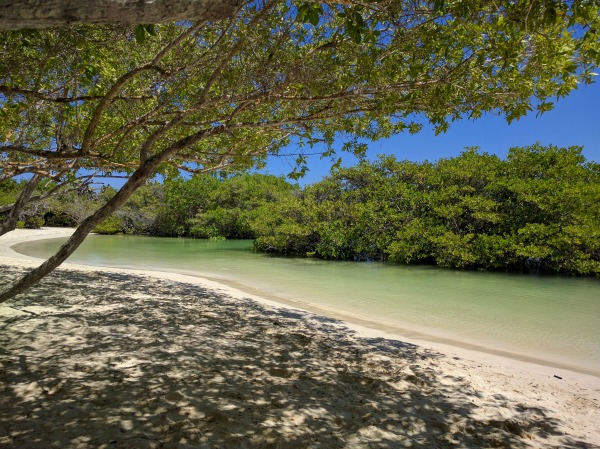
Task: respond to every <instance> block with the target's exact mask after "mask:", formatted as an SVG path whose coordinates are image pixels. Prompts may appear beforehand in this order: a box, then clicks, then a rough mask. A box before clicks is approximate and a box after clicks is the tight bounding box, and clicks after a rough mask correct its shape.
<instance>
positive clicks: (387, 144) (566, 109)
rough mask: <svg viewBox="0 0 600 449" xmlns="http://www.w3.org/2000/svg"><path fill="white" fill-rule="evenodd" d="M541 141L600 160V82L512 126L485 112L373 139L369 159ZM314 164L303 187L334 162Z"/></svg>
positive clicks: (272, 168)
mask: <svg viewBox="0 0 600 449" xmlns="http://www.w3.org/2000/svg"><path fill="white" fill-rule="evenodd" d="M599 78H600V77H599ZM536 142H540V143H541V144H543V145H550V144H553V145H557V146H560V147H565V146H572V145H578V146H583V147H584V149H583V154H584V155H585V157H586V159H588V160H593V161H597V162H600V81H599V82H596V83H594V84H591V85H581V86H580V87H579V89H578V90H576V91H574V92H572V93H571V94H570V95H569V96H568V97H566V98H562V99H560V100H558V101H557V102H555V107H554V109H553V110H551V111H549V112H547V113H545V114H543V115H542V116H540V117H536V115H535V113H533V114H531V115H529V116H526V117H523V118H521V119H520V120H519V121H517V122H513V123H511V124H510V125H508V124H507V123H506V120H505V119H504V118H502V117H498V116H484V117H482V118H480V119H478V120H474V121H468V120H463V121H459V122H454V123H452V124H451V126H450V129H449V130H448V131H447V132H446V133H445V134H440V135H438V136H436V135H435V134H434V132H433V131H432V130H431V128H428V127H424V128H423V130H422V131H421V132H420V133H418V134H414V135H410V134H408V133H406V134H402V135H398V136H394V137H393V138H390V139H387V140H382V141H377V142H372V143H370V144H369V151H368V153H367V158H368V159H371V160H373V159H376V158H377V155H378V154H393V155H395V156H396V158H397V159H398V160H404V159H407V160H411V161H424V160H426V159H427V160H429V161H435V160H437V159H439V158H442V157H453V156H457V155H458V154H460V152H461V151H462V150H463V148H465V147H469V146H479V147H480V148H481V149H482V150H483V151H486V152H488V153H492V154H497V155H498V156H500V157H503V156H505V155H506V153H507V151H508V149H509V148H511V147H514V146H528V145H531V144H534V143H536ZM343 158H344V163H343V165H344V166H351V165H354V164H355V163H356V159H354V158H353V157H352V156H351V155H350V154H344V155H343ZM293 162H294V160H293V158H290V160H289V161H286V160H285V159H283V158H270V159H269V161H268V163H267V167H266V169H265V170H261V172H262V173H270V174H274V175H286V174H288V173H289V172H290V171H291V170H292V168H293ZM308 166H309V168H310V171H309V172H308V173H307V174H306V176H305V177H304V178H303V179H301V180H300V181H298V182H299V183H300V184H301V185H304V184H311V183H314V182H317V181H319V180H320V179H322V178H323V177H324V176H327V175H328V174H329V169H330V166H331V162H330V161H329V160H320V159H319V157H317V156H315V157H311V158H309V159H308Z"/></svg>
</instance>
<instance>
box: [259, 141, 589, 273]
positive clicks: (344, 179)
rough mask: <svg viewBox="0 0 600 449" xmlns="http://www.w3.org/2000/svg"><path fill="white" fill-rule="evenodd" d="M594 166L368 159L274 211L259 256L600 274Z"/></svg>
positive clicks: (537, 153)
mask: <svg viewBox="0 0 600 449" xmlns="http://www.w3.org/2000/svg"><path fill="white" fill-rule="evenodd" d="M599 167H600V166H599V165H598V164H596V163H594V162H586V161H585V158H584V157H583V155H582V154H581V148H578V147H571V148H558V147H554V146H548V147H543V146H540V145H533V146H530V147H526V148H512V149H511V150H510V151H509V153H508V156H507V158H506V159H505V160H501V159H500V158H498V157H497V156H493V155H489V154H486V153H481V152H479V151H478V150H477V149H472V148H471V149H467V150H465V151H464V152H463V153H462V154H461V155H460V156H459V157H456V158H452V159H442V160H440V161H438V162H437V163H435V164H431V163H427V162H426V163H423V164H415V163H412V162H406V161H404V162H398V161H396V160H395V159H394V158H391V157H385V158H381V159H380V160H379V161H377V162H375V163H369V162H364V163H362V164H360V165H358V166H356V167H352V168H348V169H343V170H340V171H339V172H338V173H337V174H335V175H333V176H331V177H330V178H328V179H325V180H323V181H321V182H319V183H317V184H315V185H313V186H310V187H308V188H306V189H305V190H304V191H303V192H302V195H300V196H299V197H298V199H296V200H293V201H286V202H278V203H277V204H276V207H275V208H271V209H270V210H269V213H268V215H267V216H264V217H262V218H261V219H259V220H258V225H255V230H256V233H257V239H256V241H255V247H256V248H257V249H258V250H261V251H272V252H276V253H280V254H300V255H314V256H316V257H321V258H326V259H348V260H391V261H397V262H401V263H433V264H437V265H439V266H442V267H452V268H467V269H486V270H509V271H532V270H535V271H543V272H557V273H572V274H588V275H600V168H599Z"/></svg>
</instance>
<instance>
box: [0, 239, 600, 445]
mask: <svg viewBox="0 0 600 449" xmlns="http://www.w3.org/2000/svg"><path fill="white" fill-rule="evenodd" d="M70 232H71V231H70V230H61V229H58V230H57V229H44V230H36V231H24V230H23V231H13V232H12V233H9V234H7V235H5V236H2V237H0V286H4V285H6V284H7V283H8V282H9V281H10V280H11V279H14V278H15V277H16V276H18V274H19V273H23V272H25V271H26V270H27V268H30V267H33V266H36V265H37V264H39V261H38V260H34V259H31V258H28V257H26V256H23V255H20V254H18V253H15V252H14V251H12V250H11V249H10V247H11V246H12V245H14V244H16V243H18V242H21V241H27V240H34V239H39V238H52V237H56V236H61V235H68V234H69V233H70ZM0 329H1V330H0V448H53V447H61V448H250V447H256V448H323V449H325V448H397V447H419V448H445V447H459V448H460V447H469V448H480V447H505V448H521V447H523V448H524V447H556V448H598V447H600V430H599V429H600V427H599V425H598V423H599V422H600V378H598V377H593V376H586V375H582V374H578V373H572V372H569V371H565V370H558V369H552V368H549V367H545V366H537V365H533V364H528V363H524V362H520V361H514V360H509V359H503V358H501V357H494V356H492V355H489V354H482V353H477V352H469V351H466V350H461V349H458V348H453V347H450V346H445V345H441V344H440V345H434V344H427V343H423V345H416V344H414V343H415V341H408V340H407V339H406V338H403V337H401V336H393V335H391V334H389V333H385V332H383V331H382V332H378V331H376V330H368V329H366V328H361V327H359V326H356V325H352V326H349V325H348V323H345V322H342V321H339V320H337V319H334V318H327V317H324V316H321V315H318V314H314V313H311V312H308V311H304V310H301V309H298V308H292V307H289V306H286V307H282V306H281V305H278V304H276V303H274V302H272V301H268V300H265V299H264V298H260V297H256V296H252V295H249V294H247V293H243V292H241V291H239V290H236V289H233V288H230V287H226V286H223V285H221V284H218V283H215V282H211V281H207V280H203V279H199V278H194V277H190V276H183V275H177V274H170V273H155V272H153V273H150V274H146V273H142V272H138V271H135V270H120V269H108V268H95V267H83V266H77V265H71V264H65V265H64V266H63V267H61V268H60V269H59V270H57V271H56V272H55V273H54V274H53V275H51V276H49V277H48V278H47V279H46V280H44V281H43V283H42V284H41V285H39V286H37V287H35V288H34V289H32V290H31V291H30V292H28V293H26V294H23V295H21V296H20V297H18V298H16V299H15V300H12V301H11V302H10V303H7V304H4V305H2V306H0ZM555 376H558V377H555ZM559 377H560V378H561V379H559Z"/></svg>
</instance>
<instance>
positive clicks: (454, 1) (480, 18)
mask: <svg viewBox="0 0 600 449" xmlns="http://www.w3.org/2000/svg"><path fill="white" fill-rule="evenodd" d="M305 4H306V2H294V1H291V2H281V1H278V0H253V1H249V2H246V3H244V4H243V6H242V7H240V9H239V10H238V11H237V13H236V14H235V16H234V17H231V18H228V19H223V20H215V21H198V22H185V21H182V22H177V23H169V24H160V25H156V26H154V27H148V28H144V33H141V31H140V28H138V29H137V36H136V30H134V29H131V28H130V27H126V26H121V25H111V26H73V27H62V28H55V29H49V30H44V31H39V32H38V31H33V32H6V33H1V34H0V47H1V48H2V55H3V56H2V58H1V59H0V142H1V143H0V181H2V180H5V179H14V178H15V177H16V176H19V175H23V174H33V173H35V174H36V175H37V176H40V177H41V176H43V177H44V178H45V179H46V180H51V181H52V182H54V183H56V184H58V185H66V186H73V185H75V183H77V182H79V181H82V180H78V178H81V177H82V176H83V177H93V176H96V175H98V174H101V175H103V176H109V177H110V176H115V175H118V176H125V177H126V178H127V181H126V182H125V184H124V185H123V186H122V187H121V189H120V190H119V191H118V192H117V193H116V194H115V195H114V196H113V197H112V198H111V199H110V200H109V201H108V202H107V203H104V204H103V205H101V206H100V207H99V208H98V209H97V210H96V211H95V212H94V213H93V214H92V215H90V216H89V217H87V218H85V219H84V220H83V221H82V222H81V224H80V225H79V228H78V230H77V231H76V232H75V233H74V234H73V235H72V236H71V238H70V239H69V240H68V242H66V243H65V245H64V246H63V247H61V249H59V251H58V252H57V253H56V255H55V256H53V257H52V258H51V259H52V260H51V261H50V260H49V262H48V263H46V264H43V265H42V266H40V267H39V268H38V269H35V270H34V272H32V273H30V274H29V275H28V276H26V277H24V278H23V279H22V280H21V281H18V282H17V283H16V284H15V285H13V286H11V287H10V288H9V289H8V290H6V291H3V292H1V293H0V301H4V300H6V299H8V298H9V297H12V296H14V294H16V293H17V292H20V291H23V290H24V289H25V288H28V287H29V286H30V285H31V284H32V283H33V282H35V281H36V280H39V279H41V278H42V277H43V276H45V275H46V274H47V273H48V272H50V271H51V270H52V269H53V268H55V267H56V266H58V265H60V263H62V262H63V261H64V260H66V258H67V257H68V256H69V255H70V254H71V253H72V252H73V251H74V250H75V248H77V246H78V245H79V244H80V243H81V242H82V241H83V239H84V238H85V236H86V235H87V234H88V233H89V232H90V231H91V230H92V229H93V228H94V227H95V226H97V225H98V224H99V223H101V222H102V221H104V220H106V219H107V218H108V217H109V216H110V215H112V214H114V213H115V211H116V210H117V209H118V208H120V207H121V206H123V205H124V204H125V202H126V201H127V199H128V198H129V197H130V196H131V195H132V194H133V193H134V192H135V191H136V190H137V189H139V188H141V187H142V186H144V185H145V184H146V182H147V181H148V180H149V179H152V177H153V176H155V175H156V174H163V175H167V176H168V177H174V176H176V175H178V174H179V171H180V170H187V171H189V172H192V173H206V172H211V171H218V170H221V169H223V168H225V167H227V168H229V169H232V170H240V169H248V168H250V167H254V166H256V165H260V164H262V163H263V162H264V160H265V158H266V156H267V155H268V154H272V155H281V154H282V153H285V152H286V151H287V148H288V146H289V144H290V143H292V142H293V143H295V144H297V146H298V148H299V150H298V151H299V153H300V154H299V156H298V159H297V161H298V164H299V167H297V169H296V170H295V171H294V172H293V175H294V176H300V175H301V174H302V173H303V172H305V171H306V169H307V167H306V166H305V163H304V161H305V159H304V157H303V154H304V153H305V152H306V151H307V150H310V149H311V148H314V147H315V145H318V148H320V149H321V150H319V151H322V152H323V155H324V156H325V157H331V158H333V159H332V163H336V161H337V156H335V152H336V151H339V150H340V148H338V147H336V142H339V141H340V139H345V142H346V143H344V144H343V145H342V147H341V150H343V151H350V152H353V153H355V154H356V155H358V156H361V155H364V152H365V148H366V145H365V140H376V139H380V138H384V137H388V136H390V135H393V134H396V133H400V132H403V131H410V132H415V131H418V129H419V125H418V122H416V121H415V115H416V116H419V117H422V118H425V119H427V120H428V121H429V122H430V123H432V124H433V125H434V126H435V127H436V130H437V131H438V132H443V131H444V130H446V129H447V127H448V126H449V123H450V122H452V121H453V120H457V119H460V118H463V117H471V118H476V117H479V116H481V115H482V114H484V113H486V112H493V113H499V114H503V115H504V116H505V117H506V118H507V120H509V121H511V120H515V119H517V118H519V117H521V116H522V115H524V114H526V113H528V112H530V111H533V110H537V111H538V112H540V113H541V112H544V111H546V110H548V109H550V108H551V107H552V99H554V98H555V97H556V96H559V97H560V96H564V95H567V94H568V93H569V92H570V91H572V90H573V89H575V88H576V86H577V83H579V82H584V83H589V82H591V80H592V77H593V69H594V68H595V67H597V66H598V65H600V40H599V39H598V32H599V30H600V14H599V10H600V6H599V5H598V4H597V2H589V1H586V0H574V1H560V0H547V1H546V0H545V1H543V2H539V1H537V0H500V1H498V2H482V1H479V0H447V1H442V2H440V1H438V0H435V1H414V0H381V1H376V2H367V3H365V4H363V3H359V2H354V1H350V2H342V3H337V2H336V3H333V4H328V3H321V4H320V6H319V7H317V6H314V7H310V8H307V7H306V6H305ZM146 34H148V35H149V36H146ZM150 35H151V36H150ZM136 37H137V39H136ZM142 38H143V39H142ZM142 40H143V42H142ZM311 151H313V150H311ZM465 207H466V206H465ZM17 212H19V211H17ZM332 213H333V214H334V215H335V214H337V215H339V216H338V217H337V218H336V219H338V220H339V222H340V223H344V220H345V219H346V217H345V216H344V215H343V213H341V214H340V213H339V212H336V211H332ZM449 213H452V212H451V211H450V212H449ZM12 215H13V218H14V215H15V214H12ZM211 220H212V219H211ZM227 220H229V221H231V220H233V221H237V218H235V219H232V218H231V217H229V218H227V217H225V216H224V215H223V214H221V216H219V217H215V219H214V220H213V221H217V222H222V221H227ZM7 223H9V222H8V221H7ZM184 232H185V229H184ZM339 238H346V236H339V235H335V233H332V234H331V235H330V236H329V237H328V239H327V241H324V243H323V245H325V246H326V247H327V248H324V251H331V254H332V256H333V252H336V251H337V249H336V248H338V247H337V246H336V240H337V239H339ZM353 238H354V237H353ZM440 238H442V237H440ZM444 238H445V237H444ZM356 239H357V241H360V240H361V239H360V238H359V236H356ZM461 239H463V240H464V239H466V236H461ZM446 241H447V242H455V241H456V239H452V238H448V239H446ZM438 243H439V244H440V245H442V244H446V243H443V242H442V240H440V241H439V242H438ZM448 244H450V243H448ZM454 244H455V243H452V245H454ZM361 248H362V247H361ZM347 251H349V249H344V250H343V251H342V253H344V254H346V253H347ZM361 251H362V250H361ZM364 251H367V253H370V251H371V250H370V249H369V248H364ZM342 253H340V254H339V255H340V256H341V255H342Z"/></svg>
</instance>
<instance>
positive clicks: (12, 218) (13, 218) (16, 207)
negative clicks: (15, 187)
mask: <svg viewBox="0 0 600 449" xmlns="http://www.w3.org/2000/svg"><path fill="white" fill-rule="evenodd" d="M42 178H43V176H42V175H33V178H31V179H30V180H29V182H28V183H27V185H26V186H25V188H24V189H23V191H22V192H21V194H20V195H19V198H18V199H17V201H15V204H13V206H12V209H11V210H10V213H9V214H8V217H7V218H6V219H5V220H4V221H3V222H2V224H0V235H4V234H6V233H7V232H9V231H12V230H14V229H15V228H16V227H17V222H18V221H19V216H20V215H21V212H23V209H24V208H25V206H26V205H27V203H28V202H29V199H30V198H31V195H33V192H34V191H35V189H36V187H37V186H38V184H39V183H40V181H41V180H42Z"/></svg>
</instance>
